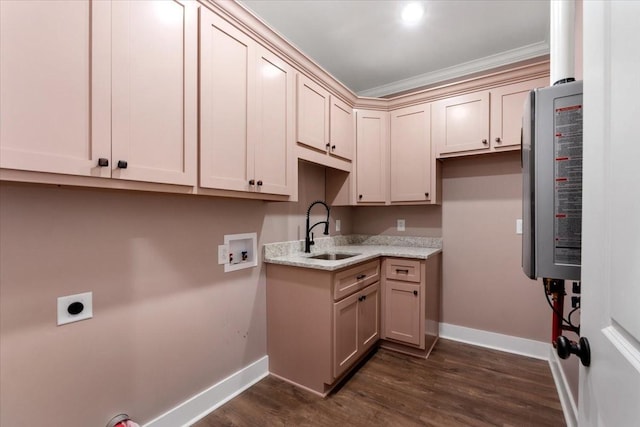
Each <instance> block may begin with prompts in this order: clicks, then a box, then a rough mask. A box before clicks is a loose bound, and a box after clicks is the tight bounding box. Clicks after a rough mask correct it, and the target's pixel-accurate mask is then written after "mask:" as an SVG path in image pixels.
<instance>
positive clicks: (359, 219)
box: [352, 206, 442, 237]
mask: <svg viewBox="0 0 640 427" xmlns="http://www.w3.org/2000/svg"><path fill="white" fill-rule="evenodd" d="M398 219H404V220H405V228H406V230H405V231H404V232H402V231H397V229H396V225H397V220H398ZM352 227H353V232H354V233H357V234H374V235H376V234H385V235H392V236H395V235H400V236H402V235H404V236H421V237H442V207H441V206H378V207H376V206H367V207H357V208H354V212H353V223H352Z"/></svg>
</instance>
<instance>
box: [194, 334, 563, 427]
mask: <svg viewBox="0 0 640 427" xmlns="http://www.w3.org/2000/svg"><path fill="white" fill-rule="evenodd" d="M564 425H565V422H564V416H563V414H562V409H561V406H560V402H559V400H558V393H557V391H556V388H555V385H554V383H553V378H552V376H551V371H550V369H549V364H548V363H547V362H546V361H542V360H536V359H530V358H527V357H523V356H517V355H513V354H508V353H503V352H499V351H495V350H488V349H485V348H480V347H475V346H471V345H467V344H462V343H458V342H453V341H447V340H440V341H439V342H438V343H437V344H436V347H435V349H434V351H433V352H432V353H431V355H430V356H429V358H428V359H427V360H423V359H417V358H413V357H411V356H405V355H402V354H398V353H394V352H391V351H388V350H384V349H379V350H378V351H377V352H376V353H375V354H373V355H372V356H371V357H370V358H369V359H368V360H367V361H366V363H364V364H363V365H362V366H360V367H359V369H357V371H355V372H354V373H353V374H352V375H351V377H350V378H348V379H347V380H346V381H344V382H343V383H342V384H341V386H339V388H338V389H336V390H334V391H333V393H331V394H330V395H329V396H327V398H325V399H322V398H320V397H318V396H316V395H314V394H312V393H309V392H306V391H304V390H301V389H298V388H296V387H294V386H292V385H290V384H287V383H285V382H283V381H281V380H278V379H276V378H273V377H267V378H265V379H264V380H262V381H260V382H259V383H257V384H256V385H254V386H253V387H251V388H250V389H248V390H246V391H245V392H244V393H242V394H241V395H239V396H238V397H236V398H235V399H233V400H231V401H230V402H228V403H226V404H225V405H223V406H221V407H220V408H218V409H217V410H216V411H214V412H213V413H211V414H209V415H208V416H207V417H205V418H204V419H202V420H200V421H199V422H198V423H196V424H195V427H213V426H564Z"/></svg>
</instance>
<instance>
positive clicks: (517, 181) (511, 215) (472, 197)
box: [352, 152, 551, 341]
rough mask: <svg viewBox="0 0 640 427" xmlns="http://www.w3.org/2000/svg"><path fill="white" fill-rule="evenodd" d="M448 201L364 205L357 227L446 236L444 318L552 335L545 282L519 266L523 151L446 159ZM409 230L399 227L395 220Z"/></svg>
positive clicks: (484, 327)
mask: <svg viewBox="0 0 640 427" xmlns="http://www.w3.org/2000/svg"><path fill="white" fill-rule="evenodd" d="M442 174H443V180H442V183H443V203H442V206H441V207H440V206H390V207H358V208H355V209H354V212H353V221H352V227H353V232H354V233H363V234H393V235H403V234H404V235H408V236H409V235H415V236H431V237H438V236H442V237H443V241H444V252H443V293H442V294H443V297H442V298H443V300H442V320H443V322H446V323H450V324H453V325H459V326H465V327H468V328H473V329H480V330H484V331H490V332H497V333H501V334H506V335H511V336H516V337H522V338H528V339H533V340H539V341H548V340H549V339H550V336H551V312H550V311H549V308H548V307H547V305H546V302H545V301H544V294H543V291H542V288H541V285H538V284H536V282H534V281H531V280H529V279H528V278H527V277H526V276H525V275H524V273H523V272H522V269H521V267H520V265H521V245H522V240H521V236H519V235H517V234H516V233H515V227H516V219H518V218H521V217H522V214H521V212H522V196H521V195H522V180H521V176H520V174H521V169H520V157H519V152H512V153H501V154H491V155H484V156H472V157H464V158H457V159H447V160H445V161H444V162H443V164H442ZM398 218H402V219H405V220H406V227H407V231H406V232H404V233H402V232H398V231H396V228H395V227H396V220H397V219H398Z"/></svg>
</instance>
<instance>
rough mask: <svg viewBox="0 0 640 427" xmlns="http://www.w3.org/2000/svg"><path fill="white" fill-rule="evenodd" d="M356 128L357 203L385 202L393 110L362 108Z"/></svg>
mask: <svg viewBox="0 0 640 427" xmlns="http://www.w3.org/2000/svg"><path fill="white" fill-rule="evenodd" d="M356 129H357V131H356V134H357V136H356V195H357V198H356V202H357V203H385V202H386V200H387V193H388V185H387V159H388V146H389V113H387V112H382V111H366V110H358V111H357V112H356Z"/></svg>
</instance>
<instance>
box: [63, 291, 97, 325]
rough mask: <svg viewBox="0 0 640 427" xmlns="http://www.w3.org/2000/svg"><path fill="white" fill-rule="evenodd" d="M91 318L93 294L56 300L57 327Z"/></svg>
mask: <svg viewBox="0 0 640 427" xmlns="http://www.w3.org/2000/svg"><path fill="white" fill-rule="evenodd" d="M92 317H93V292H85V293H83V294H76V295H67V296H66V297H59V298H58V326H60V325H65V324H67V323H71V322H77V321H79V320H84V319H90V318H92Z"/></svg>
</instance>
